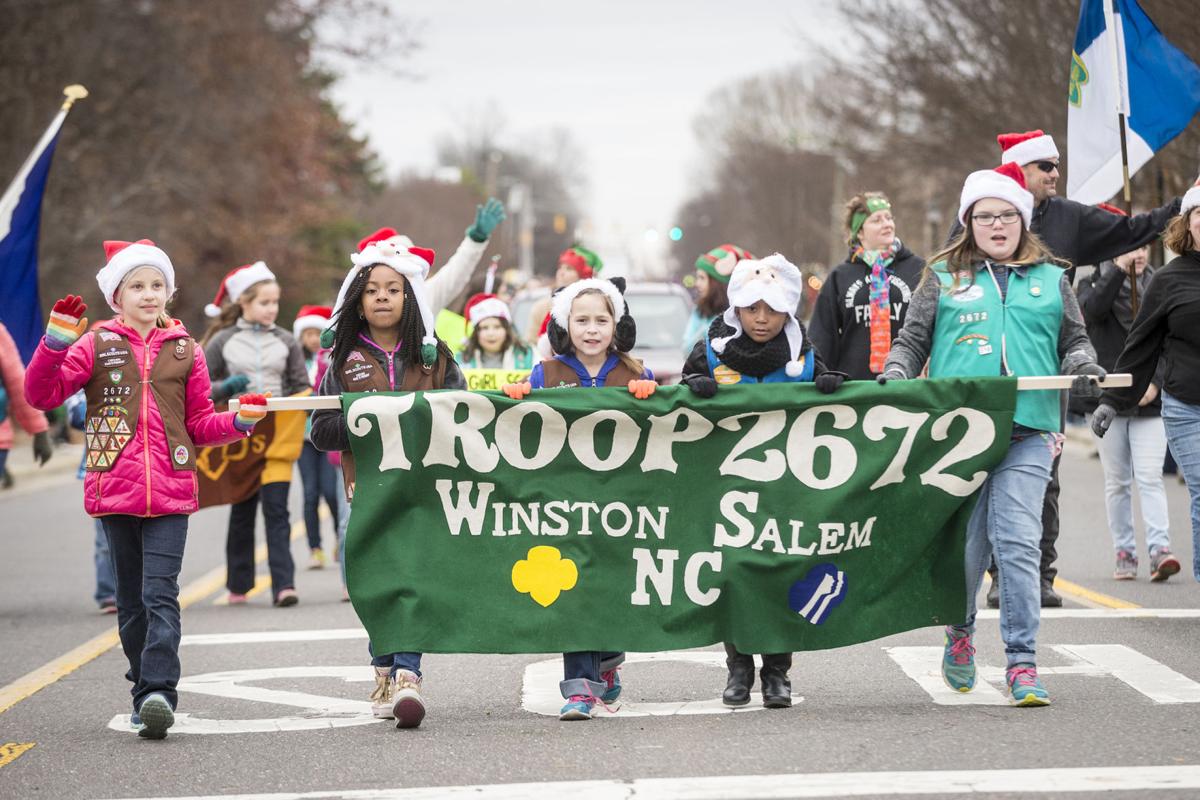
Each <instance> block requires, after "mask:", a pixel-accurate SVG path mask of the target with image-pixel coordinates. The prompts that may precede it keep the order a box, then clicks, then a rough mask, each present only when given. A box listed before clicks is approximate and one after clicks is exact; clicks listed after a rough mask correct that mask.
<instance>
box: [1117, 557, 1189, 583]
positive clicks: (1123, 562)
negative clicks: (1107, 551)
mask: <svg viewBox="0 0 1200 800" xmlns="http://www.w3.org/2000/svg"><path fill="white" fill-rule="evenodd" d="M1153 560H1154V557H1153V556H1151V561H1153ZM1177 566H1178V563H1177ZM1137 568H1138V560H1137V555H1136V554H1134V553H1131V552H1129V551H1128V550H1118V551H1117V568H1116V569H1115V570H1113V577H1114V578H1116V579H1117V580H1119V581H1131V580H1133V579H1134V578H1136V577H1137ZM1178 571H1179V570H1178V568H1177V569H1176V572H1178Z"/></svg>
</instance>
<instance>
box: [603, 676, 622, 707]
mask: <svg viewBox="0 0 1200 800" xmlns="http://www.w3.org/2000/svg"><path fill="white" fill-rule="evenodd" d="M600 680H602V681H604V686H605V688H604V694H602V695H600V702H602V703H615V702H617V698H618V697H620V696H621V676H620V675H618V674H617V671H616V670H615V669H610V670H608V671H607V672H601V673H600Z"/></svg>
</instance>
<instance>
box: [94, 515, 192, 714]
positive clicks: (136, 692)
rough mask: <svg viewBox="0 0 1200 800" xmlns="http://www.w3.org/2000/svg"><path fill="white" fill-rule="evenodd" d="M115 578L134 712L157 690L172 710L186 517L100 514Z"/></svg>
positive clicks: (177, 665) (177, 661)
mask: <svg viewBox="0 0 1200 800" xmlns="http://www.w3.org/2000/svg"><path fill="white" fill-rule="evenodd" d="M101 520H102V522H103V523H104V532H105V534H106V535H107V536H108V548H109V552H111V553H112V562H113V569H114V570H115V571H116V576H117V626H118V628H119V630H120V635H121V649H122V650H124V651H125V658H126V659H128V660H129V671H128V672H127V673H125V677H126V678H127V679H128V680H130V681H132V683H133V688H132V689H131V690H130V692H131V693H132V695H133V710H134V711H137V710H138V709H139V708H140V707H141V705H142V701H143V700H145V699H146V697H147V696H148V695H150V694H153V693H155V692H158V693H160V694H162V695H163V696H164V697H165V698H166V699H167V702H168V703H170V704H171V708H175V707H176V704H177V703H178V701H179V695H178V693H176V691H175V686H176V685H177V684H178V683H179V639H180V636H181V629H180V623H179V569H180V567H181V566H183V546H184V543H185V542H186V541H187V525H188V518H187V516H186V515H184V514H170V515H168V516H165V517H131V516H128V515H125V514H112V515H109V516H107V517H101Z"/></svg>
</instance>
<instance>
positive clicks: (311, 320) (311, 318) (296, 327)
mask: <svg viewBox="0 0 1200 800" xmlns="http://www.w3.org/2000/svg"><path fill="white" fill-rule="evenodd" d="M328 326H329V318H328V317H322V316H321V315H320V314H309V315H308V316H304V317H296V321H295V322H293V323H292V336H295V337H296V338H297V339H299V338H300V334H302V333H304V331H306V330H308V329H309V328H313V329H315V330H318V331H323V330H325V328H327V327H328Z"/></svg>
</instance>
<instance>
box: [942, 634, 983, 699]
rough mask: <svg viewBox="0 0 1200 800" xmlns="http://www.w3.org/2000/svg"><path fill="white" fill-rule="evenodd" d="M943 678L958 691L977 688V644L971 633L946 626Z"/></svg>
mask: <svg viewBox="0 0 1200 800" xmlns="http://www.w3.org/2000/svg"><path fill="white" fill-rule="evenodd" d="M942 680H944V681H945V682H946V685H947V686H949V687H950V688H951V689H953V690H954V691H956V692H969V691H971V690H972V689H974V688H975V646H974V645H973V644H971V634H969V633H962V632H960V631H957V630H955V629H954V628H951V627H950V626H946V647H945V650H943V651H942Z"/></svg>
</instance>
